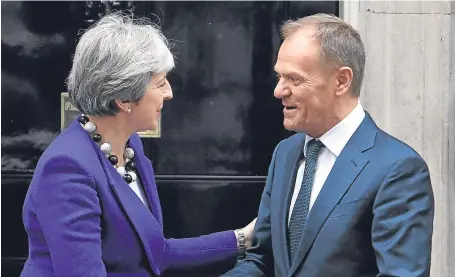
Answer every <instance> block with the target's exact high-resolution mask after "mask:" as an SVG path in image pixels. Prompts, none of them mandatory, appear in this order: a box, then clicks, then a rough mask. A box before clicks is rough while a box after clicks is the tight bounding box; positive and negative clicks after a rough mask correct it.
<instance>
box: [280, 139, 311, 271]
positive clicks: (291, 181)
mask: <svg viewBox="0 0 455 277" xmlns="http://www.w3.org/2000/svg"><path fill="white" fill-rule="evenodd" d="M304 145H305V135H302V136H301V137H299V138H298V139H297V140H296V142H295V144H293V145H291V146H290V147H289V149H287V151H285V156H284V157H283V158H282V160H284V161H285V163H284V168H283V170H282V172H283V174H284V175H283V178H284V179H283V185H284V186H283V187H284V190H285V191H284V195H283V197H282V198H281V199H282V203H281V204H280V205H279V207H280V212H279V220H280V234H279V236H280V238H279V239H280V241H281V245H284V246H285V247H284V257H283V258H284V259H285V261H284V262H285V264H286V265H287V266H286V268H287V269H289V267H290V266H291V264H290V258H289V245H288V236H287V228H288V216H289V203H291V197H292V194H293V192H294V185H295V176H296V174H297V169H298V163H299V162H298V161H299V160H300V157H302V155H303V147H304Z"/></svg>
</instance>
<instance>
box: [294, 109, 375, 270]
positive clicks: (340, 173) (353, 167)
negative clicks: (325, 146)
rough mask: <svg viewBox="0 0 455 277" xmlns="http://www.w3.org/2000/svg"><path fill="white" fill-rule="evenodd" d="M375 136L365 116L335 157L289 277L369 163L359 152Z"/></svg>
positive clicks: (367, 146) (371, 123)
mask: <svg viewBox="0 0 455 277" xmlns="http://www.w3.org/2000/svg"><path fill="white" fill-rule="evenodd" d="M376 133H377V127H376V125H375V124H374V122H373V121H372V119H371V117H370V116H369V115H368V114H366V116H365V119H364V120H363V121H362V124H360V126H359V128H358V129H357V131H356V132H355V133H354V135H353V136H352V137H351V139H350V140H349V141H348V143H347V144H346V146H345V147H344V149H343V151H342V152H341V154H340V155H339V156H338V158H337V160H336V162H335V164H334V165H333V168H332V170H331V171H330V174H329V176H328V177H327V180H326V182H325V183H324V186H323V187H322V190H321V192H320V193H319V195H318V197H317V199H316V202H315V203H314V205H313V207H312V208H311V211H310V213H309V215H308V219H307V222H306V226H305V229H304V232H303V235H302V239H301V241H300V244H299V248H298V249H299V250H298V253H297V255H296V257H295V260H294V261H293V262H292V267H291V270H290V274H289V276H292V274H294V273H295V271H296V270H297V268H298V267H299V265H300V264H301V262H302V261H303V260H304V258H305V256H306V255H307V253H308V251H309V249H310V248H311V245H312V244H313V242H314V240H315V238H316V236H317V235H318V233H319V231H320V230H321V228H322V226H323V225H324V223H325V221H326V220H327V218H328V217H329V215H330V213H331V212H332V211H333V209H334V208H335V206H336V205H337V204H338V202H339V201H340V200H341V198H342V197H343V196H344V194H345V193H346V191H347V190H348V189H349V187H350V186H351V185H352V183H353V182H354V181H355V179H356V178H357V176H358V175H359V174H360V173H361V172H362V170H363V169H364V168H365V166H366V165H367V164H368V162H369V160H368V159H366V158H365V157H364V156H363V154H362V153H363V152H364V151H366V150H368V149H370V148H371V147H373V146H374V141H375V139H376Z"/></svg>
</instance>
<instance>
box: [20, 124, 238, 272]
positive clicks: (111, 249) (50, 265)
mask: <svg viewBox="0 0 455 277" xmlns="http://www.w3.org/2000/svg"><path fill="white" fill-rule="evenodd" d="M130 146H131V147H132V148H133V149H134V152H135V156H134V158H133V161H134V162H135V164H136V168H137V170H138V172H139V174H138V175H139V176H140V178H141V181H142V183H143V185H144V190H145V193H146V196H147V200H148V203H149V206H150V209H151V210H149V209H148V208H147V207H146V206H145V205H144V203H142V202H141V200H140V199H139V197H137V195H136V194H135V193H134V191H133V190H132V189H131V188H130V187H129V186H128V184H127V183H126V182H125V181H124V180H123V179H122V178H121V177H120V175H119V174H118V173H117V171H116V170H115V168H114V167H113V166H112V165H111V164H110V163H109V161H108V160H107V158H106V157H105V156H104V154H103V153H102V152H101V151H100V149H99V146H98V145H97V144H96V143H95V142H94V141H93V140H92V139H91V137H90V136H89V134H88V133H87V132H86V131H85V130H84V129H83V128H82V127H81V126H80V124H79V123H78V122H77V121H74V122H73V123H72V124H71V125H70V126H69V127H68V128H67V129H65V130H64V131H63V132H62V133H61V134H60V135H59V136H58V137H57V138H56V139H55V140H54V141H53V142H52V144H51V145H50V146H49V147H48V148H47V149H46V151H45V152H44V153H43V155H42V156H41V158H40V160H39V162H38V164H37V167H36V169H35V174H34V176H33V179H32V182H31V184H30V187H29V189H28V192H27V196H26V198H25V203H24V208H23V221H24V225H25V229H26V231H27V233H28V242H29V257H28V259H27V261H26V263H25V265H24V269H23V271H22V274H21V276H22V277H51V276H61V277H76V276H77V277H98V276H99V277H101V276H112V277H114V276H115V277H123V276H128V277H149V276H156V275H160V274H161V273H162V272H163V271H164V270H166V269H168V268H184V267H193V266H198V265H205V264H209V263H212V262H216V261H220V260H224V259H228V258H231V257H234V256H235V254H236V251H237V242H236V238H235V235H234V232H233V231H224V232H219V233H213V234H210V235H206V236H201V237H197V238H188V239H166V238H164V236H163V218H162V214H161V207H160V201H159V199H158V192H157V188H156V184H155V178H154V174H153V168H152V164H151V162H150V160H149V159H148V158H147V157H146V156H145V155H144V151H143V148H142V143H141V140H140V138H139V136H138V135H137V134H134V135H133V136H131V138H130Z"/></svg>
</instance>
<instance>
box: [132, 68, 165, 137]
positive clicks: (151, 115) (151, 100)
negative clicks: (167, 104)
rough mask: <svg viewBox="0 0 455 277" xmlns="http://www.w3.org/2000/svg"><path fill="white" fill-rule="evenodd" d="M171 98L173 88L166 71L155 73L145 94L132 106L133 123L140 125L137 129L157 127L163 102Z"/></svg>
mask: <svg viewBox="0 0 455 277" xmlns="http://www.w3.org/2000/svg"><path fill="white" fill-rule="evenodd" d="M171 99H172V89H171V85H170V84H169V82H168V80H167V78H166V73H160V74H153V76H152V80H151V81H150V83H149V84H148V86H147V90H146V91H145V94H144V96H143V97H142V98H141V100H139V101H138V102H136V103H134V104H133V105H132V106H131V116H132V117H133V118H132V120H133V124H135V125H136V124H137V126H138V128H137V129H138V130H137V131H138V132H141V131H147V130H154V129H156V128H157V127H158V120H159V118H160V116H161V109H162V108H163V102H164V101H165V100H171Z"/></svg>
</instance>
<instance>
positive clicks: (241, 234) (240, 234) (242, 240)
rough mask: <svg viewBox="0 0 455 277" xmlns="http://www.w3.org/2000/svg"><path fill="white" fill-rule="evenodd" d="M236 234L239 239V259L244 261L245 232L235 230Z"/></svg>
mask: <svg viewBox="0 0 455 277" xmlns="http://www.w3.org/2000/svg"><path fill="white" fill-rule="evenodd" d="M234 234H235V237H236V239H237V258H238V259H243V258H244V257H245V251H246V242H245V232H244V231H243V229H237V230H234Z"/></svg>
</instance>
